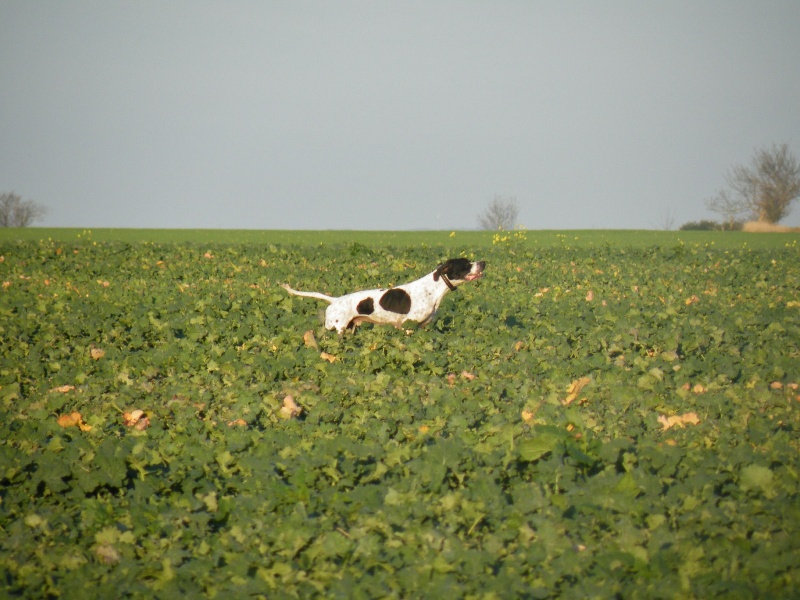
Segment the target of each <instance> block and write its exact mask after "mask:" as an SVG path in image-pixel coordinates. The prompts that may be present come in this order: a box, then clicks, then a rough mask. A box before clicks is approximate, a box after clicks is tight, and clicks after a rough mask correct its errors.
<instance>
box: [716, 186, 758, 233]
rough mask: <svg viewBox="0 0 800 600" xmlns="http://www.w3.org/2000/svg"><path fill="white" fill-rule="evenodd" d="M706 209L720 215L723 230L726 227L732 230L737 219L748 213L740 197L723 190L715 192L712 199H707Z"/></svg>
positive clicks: (746, 205) (746, 206)
mask: <svg viewBox="0 0 800 600" xmlns="http://www.w3.org/2000/svg"><path fill="white" fill-rule="evenodd" d="M706 208H708V210H710V211H711V212H715V213H717V214H718V215H720V216H721V217H722V218H723V219H724V220H723V223H722V227H723V229H725V228H726V227H727V229H730V230H732V229H734V227H735V225H736V221H737V220H738V219H739V217H740V216H742V215H744V214H745V213H747V212H748V211H749V208H748V204H747V203H746V202H745V201H744V199H743V198H742V197H741V196H739V195H738V194H735V195H734V193H733V192H732V191H729V190H725V189H722V190H720V191H719V192H717V195H716V196H714V197H713V198H707V199H706Z"/></svg>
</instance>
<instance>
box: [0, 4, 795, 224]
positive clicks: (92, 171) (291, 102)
mask: <svg viewBox="0 0 800 600" xmlns="http://www.w3.org/2000/svg"><path fill="white" fill-rule="evenodd" d="M799 25H800V2H798V1H797V0H786V1H783V2H779V1H764V0H752V1H749V2H738V1H735V0H719V1H703V0H692V1H686V2H681V1H658V2H648V1H642V0H635V1H631V2H622V1H604V2H599V1H587V2H577V1H552V2H549V1H548V2H545V1H528V2H522V1H519V2H514V1H509V2H499V1H495V0H492V1H483V2H482V1H468V0H458V1H441V2H440V1H436V0H424V1H421V2H411V1H393V2H382V1H365V2H346V1H345V2H338V1H337V2H322V1H319V2H296V1H291V2H289V1H281V2H269V1H255V0H254V1H252V2H249V1H248V2H245V1H225V2H222V1H219V2H211V1H209V2H204V1H199V0H192V1H190V2H181V1H175V0H173V1H170V2H161V1H158V2H148V1H142V0H137V1H131V2H117V1H113V0H111V1H109V0H102V1H98V2H79V1H63V2H44V1H42V2H30V1H27V0H19V1H9V0H0V86H2V91H0V192H7V191H13V192H16V193H17V194H19V195H20V196H22V198H23V199H31V200H34V201H36V202H38V203H40V204H43V205H45V206H47V207H48V208H49V213H48V215H47V217H46V219H45V220H43V221H41V222H40V223H39V225H42V226H70V227H189V228H198V227H201V228H248V229H431V228H434V229H446V230H449V229H472V228H475V227H476V226H477V215H478V214H479V213H480V212H481V211H482V210H483V209H484V208H485V206H486V205H487V204H488V202H489V201H490V200H491V199H492V198H493V197H494V196H495V195H501V196H504V197H512V196H513V197H516V199H517V201H518V203H519V205H520V209H521V210H520V217H519V221H520V224H522V225H524V226H526V227H528V228H530V229H562V228H661V227H663V226H664V224H665V223H667V222H669V221H670V220H672V221H673V222H674V226H675V227H677V226H679V225H680V224H682V223H684V222H686V221H689V220H697V219H701V218H716V216H715V215H714V214H713V213H709V212H708V211H707V210H706V209H705V207H704V205H703V200H704V199H705V198H707V197H709V196H711V195H713V194H714V193H715V192H716V190H717V189H718V188H719V187H720V186H721V185H722V184H723V178H724V175H725V173H726V171H727V170H728V169H729V168H730V167H731V166H733V165H734V164H737V163H745V162H748V161H749V160H750V158H751V156H752V154H753V151H754V149H756V148H759V147H763V146H767V145H770V144H772V143H773V142H786V143H788V144H789V147H790V148H791V150H792V151H793V152H794V153H795V154H796V155H800V33H798V32H799V31H800V29H798V26H799ZM786 222H787V223H789V224H800V206H796V207H795V210H794V211H793V212H792V214H791V216H790V217H789V218H788V219H787V220H786Z"/></svg>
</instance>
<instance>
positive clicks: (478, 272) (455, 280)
mask: <svg viewBox="0 0 800 600" xmlns="http://www.w3.org/2000/svg"><path fill="white" fill-rule="evenodd" d="M485 268H486V262H485V261H482V260H477V261H474V262H473V261H471V260H469V259H468V258H451V259H449V260H447V261H445V262H443V263H442V264H440V265H439V266H438V267H436V270H435V271H434V272H433V280H434V281H439V279H440V278H444V279H445V281H450V282H451V283H452V284H453V285H454V286H456V285H459V284H462V283H464V282H465V281H473V280H475V279H479V278H481V277H483V271H484V269H485Z"/></svg>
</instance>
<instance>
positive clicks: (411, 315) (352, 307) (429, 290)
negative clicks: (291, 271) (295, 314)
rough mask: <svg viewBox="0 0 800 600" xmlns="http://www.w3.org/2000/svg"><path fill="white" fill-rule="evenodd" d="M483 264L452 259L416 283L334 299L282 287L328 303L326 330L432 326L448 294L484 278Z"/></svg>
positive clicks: (317, 293) (298, 294) (299, 294)
mask: <svg viewBox="0 0 800 600" xmlns="http://www.w3.org/2000/svg"><path fill="white" fill-rule="evenodd" d="M485 268H486V263H485V262H484V261H482V260H481V261H475V262H472V261H470V260H469V259H466V258H451V259H450V260H448V261H446V262H444V263H442V264H441V265H439V266H438V267H436V269H435V270H434V271H433V272H431V273H428V274H427V275H425V277H422V278H420V279H417V280H416V281H412V282H411V283H406V284H404V285H400V286H397V287H394V288H390V289H388V290H387V289H379V290H365V291H363V292H353V293H352V294H347V295H346V296H339V297H338V298H335V297H333V296H328V295H326V294H320V293H319V292H300V291H297V290H293V289H292V288H290V287H289V286H288V285H286V284H285V283H282V284H281V287H282V288H283V289H285V290H286V291H287V292H289V293H290V294H294V295H295V296H305V297H308V298H317V299H319V300H324V301H325V302H327V303H329V304H330V306H328V308H327V309H326V310H325V327H326V329H336V331H337V332H338V333H342V332H343V331H344V330H345V329H350V328H352V329H355V328H356V326H357V325H358V324H359V323H364V322H367V323H377V324H391V325H394V326H395V327H397V328H398V329H399V328H400V327H401V326H402V325H403V323H405V322H406V321H417V322H418V323H420V324H422V325H425V324H427V323H430V322H431V321H432V320H433V318H434V316H436V311H437V310H439V304H440V303H441V301H442V298H444V296H445V294H447V292H449V291H450V290H455V289H456V287H458V286H459V285H461V284H462V283H465V282H467V281H473V280H475V279H478V278H480V277H482V276H483V270H484V269H485Z"/></svg>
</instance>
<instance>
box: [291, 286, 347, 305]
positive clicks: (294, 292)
mask: <svg viewBox="0 0 800 600" xmlns="http://www.w3.org/2000/svg"><path fill="white" fill-rule="evenodd" d="M280 286H281V287H282V288H283V289H285V290H286V291H287V292H289V293H290V294H292V295H294V296H305V297H306V298H316V299H317V300H324V301H325V302H327V303H328V304H330V303H331V302H333V301H334V300H335V299H336V298H334V297H332V296H327V295H325V294H320V293H319V292H301V291H299V290H293V289H292V288H290V287H289V285H288V284H286V283H281V284H280Z"/></svg>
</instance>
